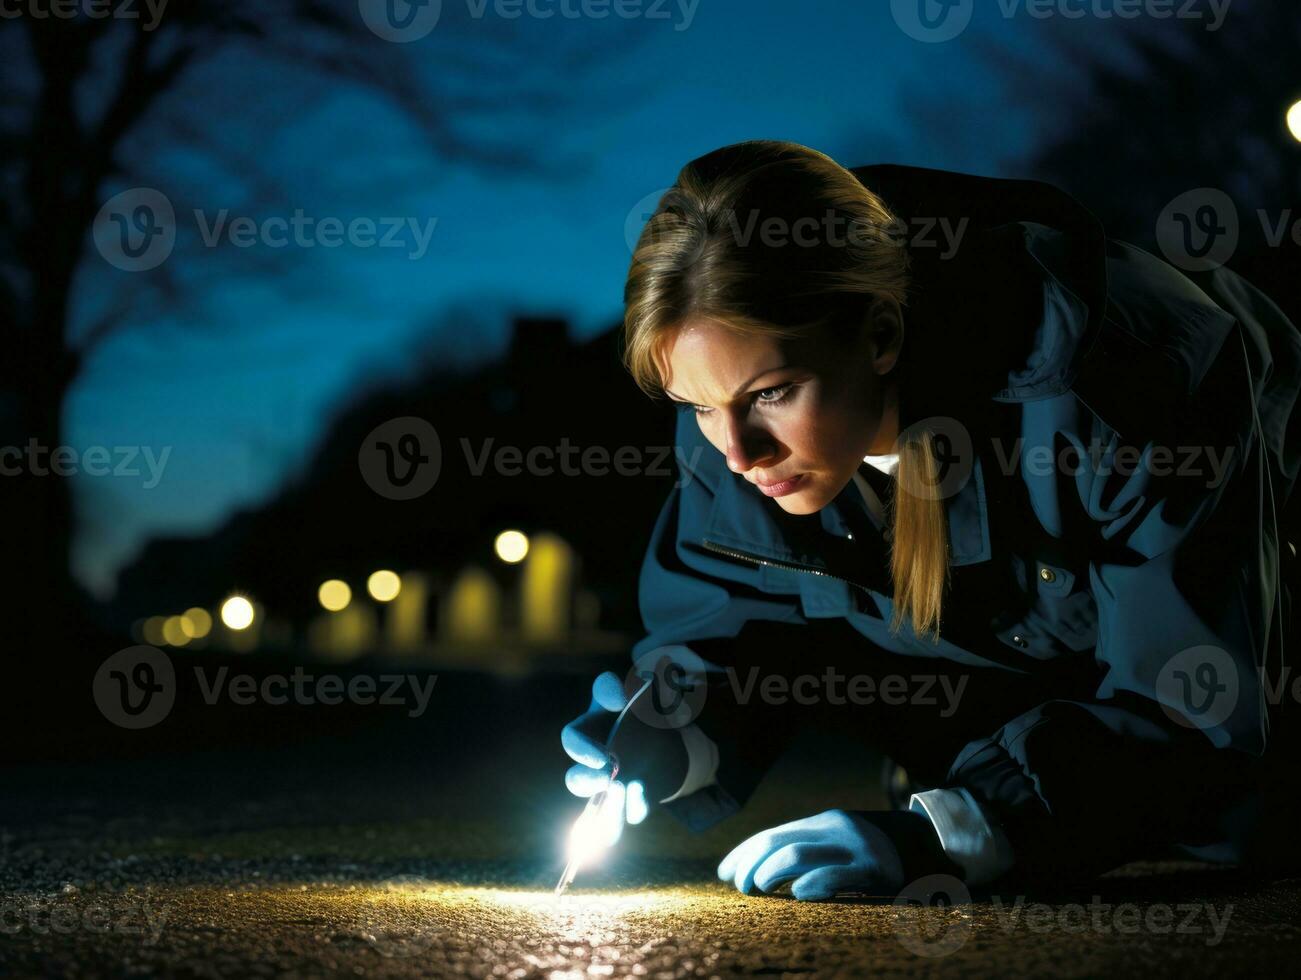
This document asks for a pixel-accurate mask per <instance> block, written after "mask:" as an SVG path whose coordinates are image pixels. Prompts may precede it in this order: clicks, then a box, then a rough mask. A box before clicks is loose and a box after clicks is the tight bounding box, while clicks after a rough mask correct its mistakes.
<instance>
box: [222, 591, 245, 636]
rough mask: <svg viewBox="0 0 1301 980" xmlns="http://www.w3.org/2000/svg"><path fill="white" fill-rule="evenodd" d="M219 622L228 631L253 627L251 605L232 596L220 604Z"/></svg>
mask: <svg viewBox="0 0 1301 980" xmlns="http://www.w3.org/2000/svg"><path fill="white" fill-rule="evenodd" d="M221 621H222V622H223V623H225V624H226V627H227V628H228V629H233V630H245V629H248V628H249V627H250V626H252V625H253V603H251V602H249V601H248V599H246V598H245V597H244V596H242V595H233V596H231V597H230V598H229V599H227V600H226V601H225V602H223V603H222V604H221Z"/></svg>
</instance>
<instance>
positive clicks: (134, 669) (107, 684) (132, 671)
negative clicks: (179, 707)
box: [91, 645, 176, 728]
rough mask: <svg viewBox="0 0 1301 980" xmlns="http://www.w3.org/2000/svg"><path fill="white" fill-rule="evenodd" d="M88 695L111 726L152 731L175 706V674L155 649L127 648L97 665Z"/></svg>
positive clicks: (165, 659)
mask: <svg viewBox="0 0 1301 980" xmlns="http://www.w3.org/2000/svg"><path fill="white" fill-rule="evenodd" d="M91 692H92V694H94V697H95V704H96V705H97V706H98V707H99V711H100V714H102V715H103V716H104V717H105V718H107V719H108V720H109V721H111V722H112V723H113V724H114V725H117V726H118V727H119V728H151V727H153V726H154V725H157V724H158V723H159V722H160V721H162V720H163V719H164V718H166V717H167V715H168V714H169V713H170V712H171V710H172V705H173V704H175V703H176V672H175V670H173V669H172V661H171V660H170V659H169V658H168V656H167V654H165V653H163V651H161V650H159V649H158V648H157V647H151V646H147V645H141V646H135V647H127V648H126V649H125V650H119V651H118V652H117V653H115V654H113V655H112V656H111V657H109V658H108V659H107V660H105V661H104V662H103V663H102V664H100V665H99V670H97V671H96V672H95V680H94V682H93V684H92V685H91Z"/></svg>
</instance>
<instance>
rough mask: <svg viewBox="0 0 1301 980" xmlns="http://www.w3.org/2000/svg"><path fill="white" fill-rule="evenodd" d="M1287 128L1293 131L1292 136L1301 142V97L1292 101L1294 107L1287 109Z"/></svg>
mask: <svg viewBox="0 0 1301 980" xmlns="http://www.w3.org/2000/svg"><path fill="white" fill-rule="evenodd" d="M1287 128H1288V130H1289V131H1290V132H1291V133H1292V138H1293V139H1294V140H1296V141H1297V142H1298V143H1301V99H1298V100H1297V101H1296V102H1293V103H1292V108H1291V109H1288V111H1287Z"/></svg>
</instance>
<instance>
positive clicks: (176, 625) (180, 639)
mask: <svg viewBox="0 0 1301 980" xmlns="http://www.w3.org/2000/svg"><path fill="white" fill-rule="evenodd" d="M163 639H164V640H166V641H167V642H168V643H169V644H170V645H171V646H174V647H183V646H185V644H187V643H189V642H190V634H189V633H187V632H186V631H185V627H184V626H183V625H182V617H180V616H168V617H167V619H166V620H164V621H163Z"/></svg>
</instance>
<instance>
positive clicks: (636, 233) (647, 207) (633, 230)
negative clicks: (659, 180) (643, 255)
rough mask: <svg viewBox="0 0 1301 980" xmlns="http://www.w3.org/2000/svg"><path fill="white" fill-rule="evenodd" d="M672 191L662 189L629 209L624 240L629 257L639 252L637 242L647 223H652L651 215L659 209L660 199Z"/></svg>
mask: <svg viewBox="0 0 1301 980" xmlns="http://www.w3.org/2000/svg"><path fill="white" fill-rule="evenodd" d="M670 189H671V188H668V187H661V188H660V189H659V190H657V191H651V192H650V193H649V194H647V195H646V196H645V197H643V198H642V199H641V200H640V201H638V202H637V203H636V204H634V205H633V206H632V207H631V208H630V209H629V211H628V216H627V217H626V218H624V219H623V240H624V242H625V243H626V244H627V246H628V254H629V255H631V254H632V253H633V252H635V251H637V242H638V241H639V240H640V239H641V233H642V229H643V228H645V227H646V222H648V221H650V219H651V215H653V214H654V213H655V210H656V208H658V207H659V203H660V199H661V198H663V197H664V195H665V194H667V193H668V192H669V190H670Z"/></svg>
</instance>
